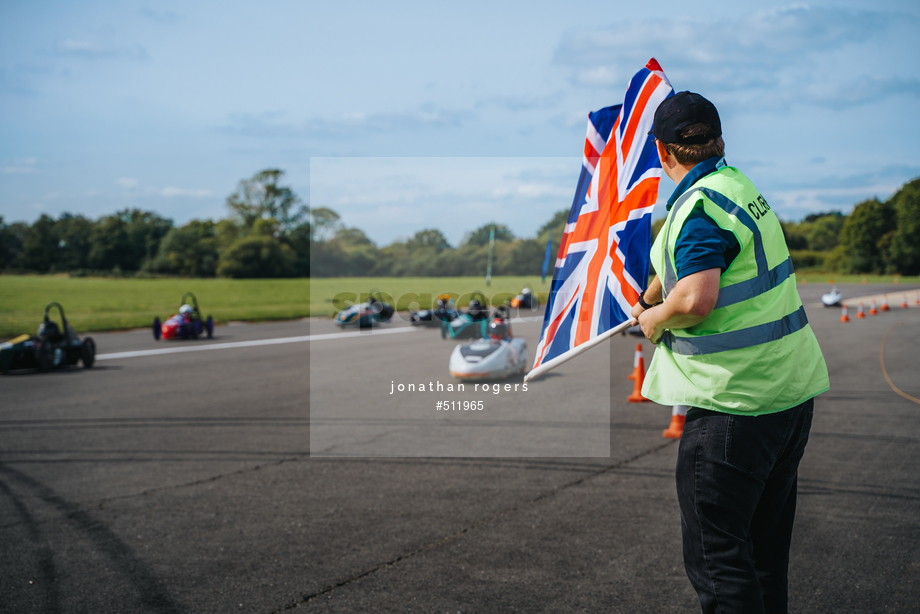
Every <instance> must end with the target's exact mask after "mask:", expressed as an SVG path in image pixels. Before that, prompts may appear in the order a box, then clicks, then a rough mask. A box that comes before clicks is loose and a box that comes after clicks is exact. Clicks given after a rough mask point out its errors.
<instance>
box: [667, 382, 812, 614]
mask: <svg viewBox="0 0 920 614" xmlns="http://www.w3.org/2000/svg"><path fill="white" fill-rule="evenodd" d="M813 412H814V399H809V400H808V401H805V402H804V403H802V404H801V405H798V406H796V407H793V408H792V409H788V410H786V411H782V412H778V413H775V414H767V415H764V416H734V415H730V414H724V413H721V412H715V411H709V410H705V409H699V408H691V409H690V410H689V411H688V412H687V422H686V424H685V425H684V432H683V435H682V436H681V439H680V449H679V451H678V455H677V499H678V501H679V503H680V524H681V533H682V535H683V544H684V567H685V568H686V570H687V576H688V577H689V578H690V583H691V584H693V588H695V589H696V592H697V594H698V595H699V599H700V605H701V606H702V607H703V612H704V614H709V613H719V614H733V613H738V614H742V613H743V614H758V613H769V614H774V613H785V612H786V611H787V601H788V581H787V574H788V569H789V545H790V543H791V541H792V523H793V520H794V519H795V501H796V486H797V479H798V468H799V461H800V460H801V459H802V455H803V454H804V453H805V444H806V443H807V442H808V433H809V431H810V430H811V419H812V414H813Z"/></svg>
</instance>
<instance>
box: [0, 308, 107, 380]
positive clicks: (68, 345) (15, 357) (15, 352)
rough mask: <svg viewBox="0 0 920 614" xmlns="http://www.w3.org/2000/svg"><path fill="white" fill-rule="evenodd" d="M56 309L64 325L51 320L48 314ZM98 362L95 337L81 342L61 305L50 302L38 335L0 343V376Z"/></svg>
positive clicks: (87, 366) (88, 365)
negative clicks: (17, 370)
mask: <svg viewBox="0 0 920 614" xmlns="http://www.w3.org/2000/svg"><path fill="white" fill-rule="evenodd" d="M52 307H57V309H58V313H59V314H60V316H61V326H58V325H57V323H56V322H54V321H53V320H51V318H50V316H49V311H50V310H51V308H52ZM95 361H96V343H95V342H94V341H93V339H92V337H86V338H85V339H83V340H82V341H80V338H79V337H78V336H77V334H76V333H75V332H74V331H73V329H72V328H71V327H70V324H68V323H67V318H66V317H65V316H64V308H63V307H61V305H60V303H48V306H47V307H45V317H44V319H43V320H42V323H41V324H39V325H38V331H37V335H20V336H19V337H16V338H15V339H10V340H9V341H7V342H6V343H0V373H6V372H7V371H14V370H16V369H38V370H39V371H50V370H51V369H55V368H57V367H66V366H73V365H75V364H77V363H78V362H82V363H83V366H84V367H85V368H87V369H89V368H91V367H92V366H93V363H94V362H95Z"/></svg>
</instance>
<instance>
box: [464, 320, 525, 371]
mask: <svg viewBox="0 0 920 614" xmlns="http://www.w3.org/2000/svg"><path fill="white" fill-rule="evenodd" d="M510 316H511V313H510V310H508V308H507V307H499V309H498V310H496V313H495V316H494V317H493V318H492V319H491V320H490V321H489V327H488V330H489V334H488V336H487V337H485V338H483V339H475V340H473V341H471V342H469V343H461V344H460V345H458V346H457V347H455V348H454V350H453V352H451V354H450V362H449V365H448V366H449V368H450V374H451V375H453V376H454V377H456V378H458V379H461V380H477V381H484V380H496V379H505V378H507V377H510V376H512V375H515V374H517V373H524V372H526V371H527V342H525V341H524V340H523V339H521V338H519V337H515V336H513V335H512V334H511V322H510Z"/></svg>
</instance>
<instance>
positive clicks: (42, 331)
mask: <svg viewBox="0 0 920 614" xmlns="http://www.w3.org/2000/svg"><path fill="white" fill-rule="evenodd" d="M59 334H61V329H60V328H59V327H58V325H57V324H55V323H54V322H52V321H51V320H45V321H43V322H42V323H41V324H39V325H38V337H39V339H48V338H51V337H56V336H57V335H59Z"/></svg>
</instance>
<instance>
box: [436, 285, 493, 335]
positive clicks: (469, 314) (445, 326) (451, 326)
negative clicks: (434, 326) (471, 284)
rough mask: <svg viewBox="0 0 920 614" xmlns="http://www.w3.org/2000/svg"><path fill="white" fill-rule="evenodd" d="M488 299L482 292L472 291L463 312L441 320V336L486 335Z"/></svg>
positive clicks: (487, 327)
mask: <svg viewBox="0 0 920 614" xmlns="http://www.w3.org/2000/svg"><path fill="white" fill-rule="evenodd" d="M488 304H489V303H488V301H487V300H486V297H485V296H484V295H483V294H482V292H474V293H473V294H472V297H471V298H470V303H469V305H468V306H467V308H466V311H465V312H460V313H458V314H457V316H456V317H454V319H453V320H451V321H450V322H448V321H447V320H441V338H442V339H447V338H448V337H450V338H451V339H478V338H480V337H486V336H487V335H488V334H489V333H488V329H489V309H488Z"/></svg>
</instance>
